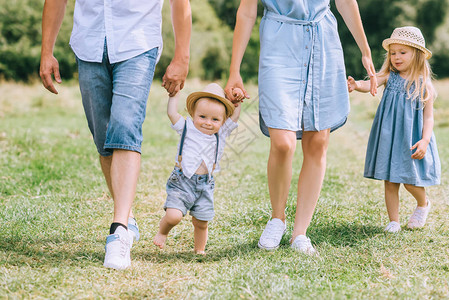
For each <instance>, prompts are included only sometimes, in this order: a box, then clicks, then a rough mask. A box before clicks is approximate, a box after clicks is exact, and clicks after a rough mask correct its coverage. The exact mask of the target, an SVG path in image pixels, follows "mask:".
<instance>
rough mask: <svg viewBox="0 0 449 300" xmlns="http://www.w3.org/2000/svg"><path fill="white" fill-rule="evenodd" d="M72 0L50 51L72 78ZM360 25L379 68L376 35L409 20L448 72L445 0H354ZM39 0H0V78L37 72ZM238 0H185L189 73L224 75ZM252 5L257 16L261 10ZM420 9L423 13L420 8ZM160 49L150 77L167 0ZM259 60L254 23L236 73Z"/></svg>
mask: <svg viewBox="0 0 449 300" xmlns="http://www.w3.org/2000/svg"><path fill="white" fill-rule="evenodd" d="M74 2H75V1H68V3H67V10H66V16H65V18H64V22H63V24H62V27H61V30H60V32H59V36H58V39H57V41H56V45H55V51H54V52H55V57H56V58H57V59H58V61H59V64H60V72H61V75H62V76H63V78H64V79H70V78H72V77H73V76H74V75H75V73H76V71H77V69H76V62H75V58H74V55H73V52H72V50H71V49H70V46H69V39H70V33H71V30H72V20H73V9H74ZM331 3H332V10H333V11H334V13H335V15H336V17H337V20H338V23H339V32H340V36H341V41H342V45H343V49H344V55H345V62H346V69H347V73H348V74H351V75H353V76H356V77H358V78H361V77H364V76H365V74H366V72H365V70H364V69H363V66H362V64H361V60H360V59H361V55H360V51H359V49H358V47H357V45H356V43H355V41H354V39H353V37H352V35H351V34H350V32H349V30H348V29H347V27H346V26H345V25H344V23H343V20H342V18H341V17H340V15H339V14H338V12H336V10H335V4H334V3H333V1H331ZM358 3H359V6H360V12H361V16H362V20H363V23H364V28H365V31H366V34H367V36H368V41H369V43H370V45H371V49H372V55H373V60H374V63H375V66H376V68H380V66H381V64H382V62H383V59H384V53H385V50H384V49H383V48H382V40H383V39H385V38H387V37H388V36H389V35H390V34H391V32H392V31H393V29H394V28H395V27H398V26H405V25H415V26H418V27H419V28H421V30H422V32H423V34H424V36H425V37H426V41H427V45H428V47H429V48H430V49H431V50H432V52H433V53H434V57H433V58H432V60H431V61H430V63H431V64H432V66H433V69H434V71H435V73H436V75H437V76H438V77H439V78H442V77H447V76H449V64H448V63H446V62H447V61H449V51H448V49H449V34H448V33H447V28H448V27H449V18H448V12H447V10H448V4H449V0H365V1H358ZM43 4H44V1H42V0H14V1H11V0H0V78H5V79H8V80H17V81H28V80H29V79H31V78H37V76H38V70H39V61H40V46H41V45H40V43H41V36H42V30H41V20H42V8H43ZM238 5H239V1H238V0H229V1H226V0H195V1H191V6H192V20H193V32H192V39H191V55H190V71H189V77H197V78H202V79H207V80H216V79H222V78H226V77H227V76H228V69H229V62H230V58H231V52H232V29H233V28H234V24H235V14H236V12H237V8H238ZM262 11H263V9H262V6H261V5H260V2H259V6H258V15H259V18H258V22H257V23H259V22H260V16H261V15H262ZM422 12H425V13H422ZM162 14H163V28H162V35H163V39H164V50H163V53H162V56H161V59H160V62H159V64H158V66H157V68H156V73H155V78H156V79H160V78H161V77H162V76H163V74H164V72H165V69H166V67H167V66H168V64H169V63H170V61H171V59H172V57H173V53H174V38H173V30H172V24H171V16H170V7H169V1H165V3H164V7H163V10H162ZM258 64H259V33H258V24H256V26H255V27H254V29H253V32H252V35H251V40H250V41H249V44H248V47H247V50H246V53H245V56H244V58H243V62H242V66H241V73H242V77H243V79H244V80H245V81H255V80H256V79H257V72H258Z"/></svg>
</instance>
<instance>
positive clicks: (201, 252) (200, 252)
mask: <svg viewBox="0 0 449 300" xmlns="http://www.w3.org/2000/svg"><path fill="white" fill-rule="evenodd" d="M195 254H197V255H206V251H204V250H195Z"/></svg>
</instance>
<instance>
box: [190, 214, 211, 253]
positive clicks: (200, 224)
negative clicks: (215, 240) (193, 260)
mask: <svg viewBox="0 0 449 300" xmlns="http://www.w3.org/2000/svg"><path fill="white" fill-rule="evenodd" d="M192 224H193V238H194V243H195V250H194V251H195V253H196V254H201V255H206V252H205V251H204V250H205V249H206V243H207V233H208V230H207V221H201V220H198V219H197V218H195V217H192Z"/></svg>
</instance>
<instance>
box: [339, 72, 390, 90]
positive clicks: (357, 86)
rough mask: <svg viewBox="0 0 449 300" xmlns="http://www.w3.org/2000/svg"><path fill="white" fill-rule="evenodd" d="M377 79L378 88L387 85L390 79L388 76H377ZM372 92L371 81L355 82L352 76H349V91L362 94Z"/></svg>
mask: <svg viewBox="0 0 449 300" xmlns="http://www.w3.org/2000/svg"><path fill="white" fill-rule="evenodd" d="M376 77H377V84H378V85H377V86H378V87H379V86H381V85H383V84H385V82H386V81H387V79H388V75H387V76H379V75H377V74H376ZM370 90H371V81H370V80H355V79H354V78H352V77H351V76H348V91H349V92H352V91H357V92H362V93H367V92H369V91H370Z"/></svg>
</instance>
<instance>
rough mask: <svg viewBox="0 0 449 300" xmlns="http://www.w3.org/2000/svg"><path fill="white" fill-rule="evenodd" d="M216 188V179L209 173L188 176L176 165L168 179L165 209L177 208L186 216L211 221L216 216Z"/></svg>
mask: <svg viewBox="0 0 449 300" xmlns="http://www.w3.org/2000/svg"><path fill="white" fill-rule="evenodd" d="M214 188H215V180H214V178H213V177H209V175H208V174H204V175H198V174H194V175H193V176H192V177H191V178H187V177H186V176H185V175H184V174H183V173H182V171H181V170H180V169H179V168H177V167H175V169H174V170H173V172H172V173H171V175H170V178H169V179H168V181H167V200H166V201H165V204H164V209H167V208H176V209H178V210H180V211H181V212H182V215H183V216H185V215H186V214H187V211H188V210H190V215H191V216H193V217H195V218H197V219H198V220H200V221H210V220H212V219H213V218H214V215H215V212H214Z"/></svg>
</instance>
